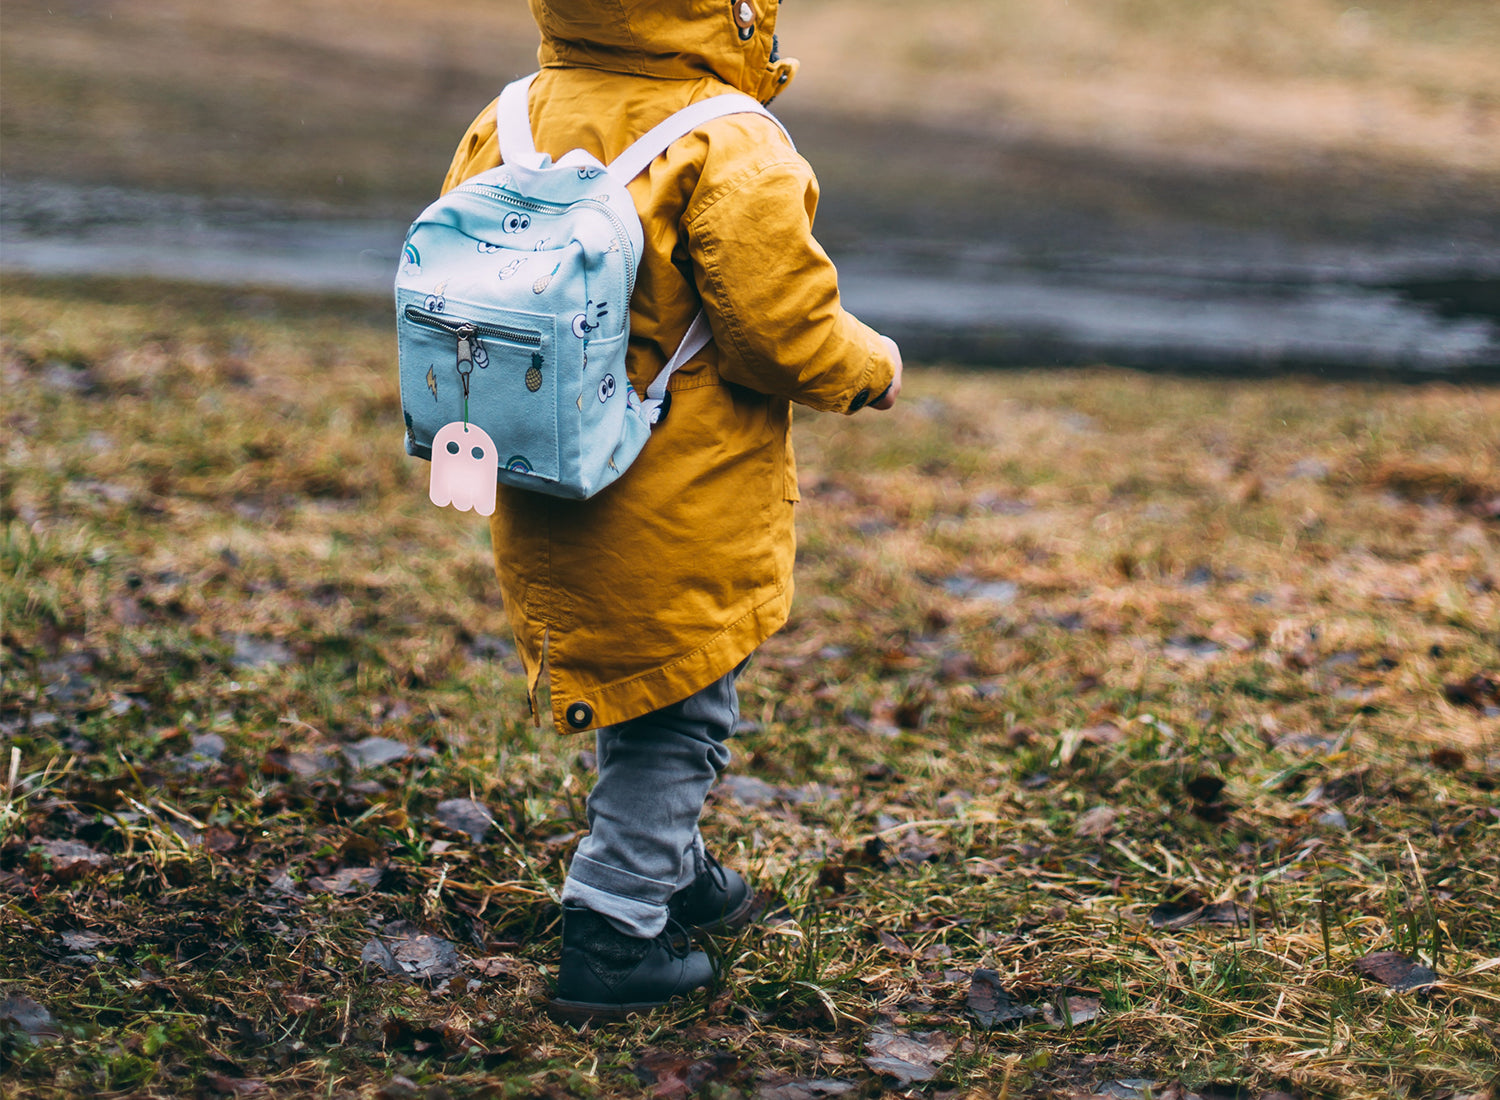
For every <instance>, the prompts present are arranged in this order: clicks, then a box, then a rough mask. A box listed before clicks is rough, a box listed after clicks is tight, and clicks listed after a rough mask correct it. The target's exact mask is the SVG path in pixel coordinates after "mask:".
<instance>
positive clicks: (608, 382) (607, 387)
mask: <svg viewBox="0 0 1500 1100" xmlns="http://www.w3.org/2000/svg"><path fill="white" fill-rule="evenodd" d="M614 395H615V376H614V375H612V374H606V375H605V376H604V381H602V382H600V383H599V404H601V405H602V404H604V402H606V401H608V400H609V399H610V398H611V397H613V396H614Z"/></svg>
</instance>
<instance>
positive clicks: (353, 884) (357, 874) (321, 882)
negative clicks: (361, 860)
mask: <svg viewBox="0 0 1500 1100" xmlns="http://www.w3.org/2000/svg"><path fill="white" fill-rule="evenodd" d="M384 873H385V872H384V870H383V869H381V868H379V867H340V868H339V869H338V870H337V871H334V872H332V873H331V874H327V875H318V876H317V877H316V878H311V879H308V880H307V888H308V889H309V890H312V891H315V892H317V893H320V894H334V895H338V896H343V895H346V894H354V893H358V892H360V891H361V890H373V889H375V887H376V886H378V885H379V884H380V876H381V875H382V874H384Z"/></svg>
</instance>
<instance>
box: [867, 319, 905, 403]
mask: <svg viewBox="0 0 1500 1100" xmlns="http://www.w3.org/2000/svg"><path fill="white" fill-rule="evenodd" d="M881 339H882V340H884V341H885V347H886V350H887V351H889V352H890V353H891V358H892V359H893V360H895V363H896V373H895V374H894V375H892V376H891V384H890V386H889V387H887V389H886V391H885V392H884V393H883V394H881V395H880V398H879V399H878V400H876V401H872V402H870V408H872V409H880V410H881V411H884V410H886V409H889V408H891V407H893V406H894V405H895V404H896V398H897V397H899V396H901V349H900V348H899V347H897V346H896V341H894V340H892V339H891V338H890V337H889V336H882V337H881Z"/></svg>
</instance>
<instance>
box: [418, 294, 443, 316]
mask: <svg viewBox="0 0 1500 1100" xmlns="http://www.w3.org/2000/svg"><path fill="white" fill-rule="evenodd" d="M422 304H423V305H425V306H426V307H427V312H428V313H441V312H443V310H444V309H446V308H447V306H448V299H446V298H444V297H443V295H442V292H439V293H437V294H429V295H427V301H425V302H423V303H422Z"/></svg>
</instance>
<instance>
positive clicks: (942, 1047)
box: [864, 1031, 957, 1087]
mask: <svg viewBox="0 0 1500 1100" xmlns="http://www.w3.org/2000/svg"><path fill="white" fill-rule="evenodd" d="M956 1042H957V1041H956V1040H955V1039H954V1038H953V1037H952V1036H950V1035H946V1034H944V1033H943V1032H941V1031H923V1032H919V1033H915V1034H911V1035H904V1034H901V1033H899V1032H892V1031H876V1032H875V1033H874V1034H872V1035H871V1036H870V1038H869V1039H867V1040H866V1041H865V1049H866V1050H867V1051H869V1052H870V1056H869V1057H868V1058H866V1059H865V1060H864V1063H865V1065H866V1066H868V1067H869V1068H870V1069H872V1070H874V1071H875V1072H876V1073H879V1074H882V1075H883V1076H886V1077H894V1078H895V1079H896V1083H897V1084H898V1085H900V1086H902V1087H904V1086H906V1085H910V1084H912V1083H914V1082H917V1081H931V1080H932V1079H933V1078H934V1077H936V1076H937V1071H938V1067H939V1066H940V1065H942V1064H943V1062H945V1061H947V1059H948V1056H949V1055H950V1054H952V1053H953V1048H954V1046H955V1045H956Z"/></svg>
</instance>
